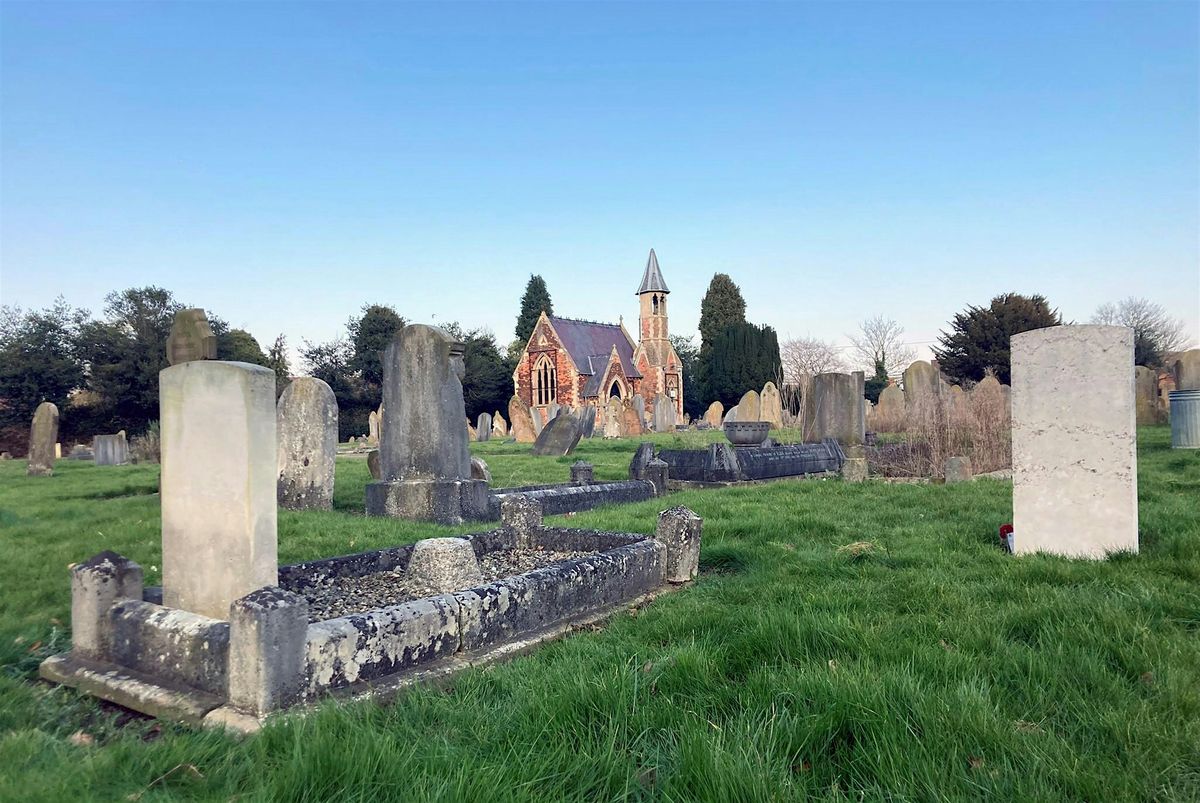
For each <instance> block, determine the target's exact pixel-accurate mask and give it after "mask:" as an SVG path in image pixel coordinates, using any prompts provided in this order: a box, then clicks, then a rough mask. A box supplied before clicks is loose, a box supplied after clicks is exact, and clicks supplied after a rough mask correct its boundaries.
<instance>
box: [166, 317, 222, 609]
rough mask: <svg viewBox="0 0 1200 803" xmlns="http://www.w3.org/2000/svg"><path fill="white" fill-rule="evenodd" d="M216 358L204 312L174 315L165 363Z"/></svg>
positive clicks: (213, 343) (214, 346)
mask: <svg viewBox="0 0 1200 803" xmlns="http://www.w3.org/2000/svg"><path fill="white" fill-rule="evenodd" d="M216 358H217V336H216V335H214V334H213V330H212V327H211V326H209V325H208V318H206V317H205V316H204V310H202V309H181V310H180V311H179V312H177V313H175V320H174V321H173V322H172V323H171V334H170V336H168V337H167V362H168V363H170V364H171V365H179V364H180V363H185V362H190V361H192V360H215V359H216ZM226 613H228V611H227V612H226Z"/></svg>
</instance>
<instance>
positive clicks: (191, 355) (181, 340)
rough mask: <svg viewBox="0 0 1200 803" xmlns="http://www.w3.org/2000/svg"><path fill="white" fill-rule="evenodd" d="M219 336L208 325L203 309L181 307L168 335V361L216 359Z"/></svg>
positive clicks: (173, 362) (176, 362)
mask: <svg viewBox="0 0 1200 803" xmlns="http://www.w3.org/2000/svg"><path fill="white" fill-rule="evenodd" d="M216 358H217V336H216V335H214V334H213V330H212V327H210V326H209V325H208V318H206V317H204V310H202V309H181V310H180V311H179V312H177V313H175V320H174V322H172V324H171V334H170V336H169V337H167V362H168V363H170V364H171V365H179V364H180V363H185V362H191V361H192V360H215V359H216Z"/></svg>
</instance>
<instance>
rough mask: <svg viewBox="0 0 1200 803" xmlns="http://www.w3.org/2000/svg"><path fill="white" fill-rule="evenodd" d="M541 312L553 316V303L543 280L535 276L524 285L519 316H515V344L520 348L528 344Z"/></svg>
mask: <svg viewBox="0 0 1200 803" xmlns="http://www.w3.org/2000/svg"><path fill="white" fill-rule="evenodd" d="M543 312H545V313H546V314H547V315H553V314H554V302H552V301H551V300H550V291H549V290H547V289H546V281H545V279H543V278H542V277H541V276H538V275H536V274H535V275H532V276H530V277H529V281H528V282H527V283H526V285H525V295H523V296H521V314H520V315H518V316H517V342H519V343H520V344H521V348H524V347H525V344H526V343H527V342H529V336H530V335H532V334H533V327H534V326H536V325H537V319H538V316H540V315H541V314H542V313H543Z"/></svg>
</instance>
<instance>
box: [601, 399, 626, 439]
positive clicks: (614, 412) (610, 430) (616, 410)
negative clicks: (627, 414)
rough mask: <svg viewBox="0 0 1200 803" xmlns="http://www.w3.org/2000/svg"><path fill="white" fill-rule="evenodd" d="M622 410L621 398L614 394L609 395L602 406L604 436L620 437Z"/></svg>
mask: <svg viewBox="0 0 1200 803" xmlns="http://www.w3.org/2000/svg"><path fill="white" fill-rule="evenodd" d="M623 412H624V411H623V410H622V409H621V400H620V399H618V398H617V397H616V396H612V397H610V398H609V400H608V403H607V404H606V405H605V407H604V437H606V438H619V437H621V427H622V425H623V421H622V414H623Z"/></svg>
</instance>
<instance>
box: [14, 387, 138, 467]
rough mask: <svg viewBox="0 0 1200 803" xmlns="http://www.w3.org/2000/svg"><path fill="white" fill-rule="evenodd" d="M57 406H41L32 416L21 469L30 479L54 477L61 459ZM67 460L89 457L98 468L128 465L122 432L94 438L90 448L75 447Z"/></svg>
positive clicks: (42, 404) (126, 442) (125, 443)
mask: <svg viewBox="0 0 1200 803" xmlns="http://www.w3.org/2000/svg"><path fill="white" fill-rule="evenodd" d="M58 419H59V416H58V406H57V405H56V404H54V403H53V402H42V403H41V404H39V405H38V406H37V409H36V410H34V412H33V422H32V424H31V425H30V428H29V465H28V466H27V468H26V469H25V472H26V474H28V475H29V476H30V477H50V476H53V474H54V461H55V460H56V459H57V458H60V457H62V444H61V443H59V442H58ZM71 457H73V458H76V459H79V458H83V457H90V458H91V459H93V460H94V461H95V463H96V465H98V466H120V465H124V464H126V463H128V462H129V442H128V441H127V440H126V439H125V430H121V431H120V432H118V433H117V434H115V435H96V436H95V437H93V438H92V448H91V449H90V450H88V449H86V447H80V446H78V445H77V446H75V447H74V448H73V449H72V450H71Z"/></svg>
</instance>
